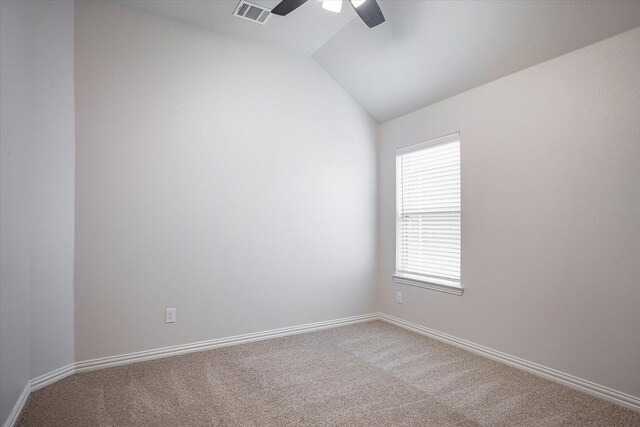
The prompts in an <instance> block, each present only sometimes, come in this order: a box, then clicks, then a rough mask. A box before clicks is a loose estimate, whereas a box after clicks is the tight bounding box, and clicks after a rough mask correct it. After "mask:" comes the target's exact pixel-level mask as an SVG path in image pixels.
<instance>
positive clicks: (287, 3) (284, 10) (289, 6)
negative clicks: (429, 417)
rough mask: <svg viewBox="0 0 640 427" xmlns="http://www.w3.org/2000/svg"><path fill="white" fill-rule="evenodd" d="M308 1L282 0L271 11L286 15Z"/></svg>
mask: <svg viewBox="0 0 640 427" xmlns="http://www.w3.org/2000/svg"><path fill="white" fill-rule="evenodd" d="M306 2H307V0H282V1H281V2H280V3H278V5H277V6H276V7H274V8H273V9H272V10H271V13H273V14H274V15H280V16H285V15H287V14H289V13H290V12H293V11H294V10H296V9H297V8H299V7H300V6H302V5H303V4H305V3H306Z"/></svg>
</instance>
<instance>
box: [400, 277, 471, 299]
mask: <svg viewBox="0 0 640 427" xmlns="http://www.w3.org/2000/svg"><path fill="white" fill-rule="evenodd" d="M391 277H393V281H394V282H396V283H398V284H401V285H409V286H417V287H418V288H425V289H431V290H433V291H440V292H446V293H448V294H453V295H462V293H463V292H464V288H463V287H462V286H456V285H452V284H448V283H445V282H444V281H443V282H441V283H438V282H437V281H435V280H429V281H427V280H424V279H418V278H416V277H411V276H401V275H398V274H394V275H393V276H391Z"/></svg>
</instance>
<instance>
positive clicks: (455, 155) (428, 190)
mask: <svg viewBox="0 0 640 427" xmlns="http://www.w3.org/2000/svg"><path fill="white" fill-rule="evenodd" d="M396 187H397V189H396V201H397V203H396V274H395V275H394V276H393V279H394V280H395V281H396V282H397V283H402V284H407V285H413V286H421V287H425V288H429V289H435V290H440V291H444V292H449V293H453V294H457V295H462V285H461V283H460V134H459V133H455V134H452V135H448V136H444V137H441V138H437V139H434V140H431V141H427V142H423V143H421V144H417V145H413V146H410V147H406V148H401V149H399V150H398V151H396Z"/></svg>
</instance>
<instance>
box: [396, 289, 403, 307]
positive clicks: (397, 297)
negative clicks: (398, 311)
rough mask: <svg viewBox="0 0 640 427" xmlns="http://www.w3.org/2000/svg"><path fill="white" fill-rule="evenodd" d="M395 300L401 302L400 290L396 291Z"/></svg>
mask: <svg viewBox="0 0 640 427" xmlns="http://www.w3.org/2000/svg"><path fill="white" fill-rule="evenodd" d="M396 302H397V303H398V304H402V292H400V291H398V292H396Z"/></svg>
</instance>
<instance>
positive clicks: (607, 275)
mask: <svg viewBox="0 0 640 427" xmlns="http://www.w3.org/2000/svg"><path fill="white" fill-rule="evenodd" d="M638 70H640V29H635V30H632V31H630V32H627V33H624V34H622V35H619V36H616V37H614V38H611V39H608V40H605V41H603V42H600V43H597V44H595V45H591V46H588V47H586V48H583V49H580V50H578V51H575V52H572V53H570V54H567V55H564V56H561V57H558V58H556V59H553V60H551V61H549V62H545V63H542V64H540V65H537V66H534V67H532V68H529V69H526V70H524V71H521V72H518V73H515V74H512V75H510V76H508V77H505V78H502V79H499V80H496V81H494V82H492V83H489V84H487V85H484V86H481V87H478V88H476V89H473V90H471V91H468V92H465V93H463V94H461V95H458V96H455V97H453V98H450V99H448V100H445V101H443V102H440V103H438V104H435V105H432V106H430V107H427V108H424V109H421V110H418V111H415V112H413V113H411V114H408V115H406V116H403V117H400V118H398V119H396V120H393V121H390V122H387V123H385V124H383V125H381V127H380V148H379V168H380V198H379V213H380V223H381V227H380V228H381V231H380V239H381V250H380V267H379V308H380V310H381V311H382V312H385V313H388V314H391V315H393V316H397V317H400V318H403V319H406V320H409V321H412V322H415V323H418V324H422V325H424V326H427V327H429V328H432V329H435V330H438V331H442V332H445V333H448V334H451V335H454V336H456V337H459V338H463V339H465V340H468V341H471V342H474V343H478V344H481V345H484V346H487V347H490V348H493V349H496V350H499V351H503V352H506V353H508V354H511V355H515V356H519V357H522V358H524V359H527V360H530V361H533V362H537V363H540V364H542V365H545V366H548V367H551V368H555V369H558V370H560V371H562V372H566V373H570V374H573V375H576V376H578V377H580V378H583V379H587V380H591V381H593V382H596V383H599V384H602V385H605V386H608V387H611V388H613V389H616V390H619V391H622V392H626V393H629V394H631V395H634V396H640V370H639V369H638V361H640V333H639V329H638V325H640V310H639V309H638V302H639V301H640V251H638V247H640V79H639V78H638ZM456 131H460V132H461V139H462V209H463V212H462V230H463V237H462V282H463V286H464V287H465V293H464V295H463V296H453V295H449V294H445V293H440V292H435V291H430V290H425V289H421V288H415V287H410V286H402V285H395V284H394V283H393V281H392V280H391V274H392V273H393V271H394V268H395V267H394V262H395V255H394V251H395V244H394V239H395V235H394V233H395V218H394V215H395V211H394V209H395V204H394V201H395V199H394V198H395V193H394V191H395V187H394V181H395V175H394V174H395V171H394V168H395V163H394V153H395V149H397V148H398V147H402V146H406V145H410V144H414V143H417V142H421V141H425V140H428V139H431V138H434V137H437V136H441V135H446V134H449V133H452V132H456ZM396 290H401V291H402V292H403V296H404V304H396V303H395V291H396Z"/></svg>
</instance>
